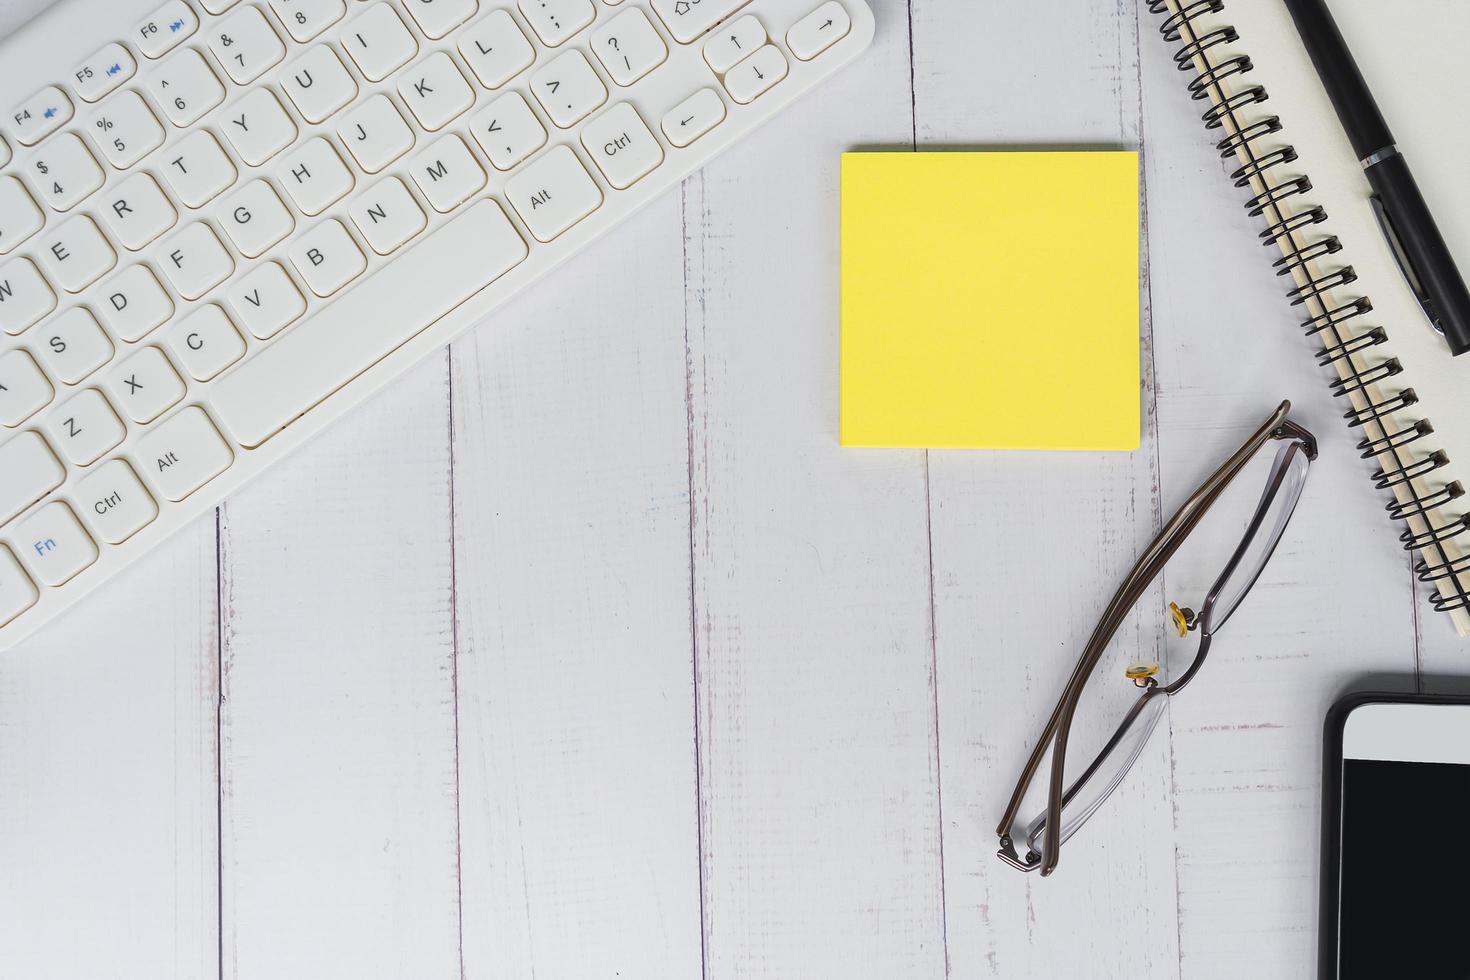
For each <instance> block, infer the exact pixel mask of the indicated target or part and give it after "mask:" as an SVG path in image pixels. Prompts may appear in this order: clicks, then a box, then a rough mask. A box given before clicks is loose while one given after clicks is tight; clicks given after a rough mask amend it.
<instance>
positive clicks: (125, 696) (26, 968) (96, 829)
mask: <svg viewBox="0 0 1470 980" xmlns="http://www.w3.org/2000/svg"><path fill="white" fill-rule="evenodd" d="M216 588H217V580H216V571H215V524H214V521H213V520H212V519H207V520H201V521H199V522H197V523H195V524H194V525H192V526H191V527H189V528H188V529H186V530H184V531H182V532H181V533H179V534H178V535H177V536H175V537H174V538H173V540H171V541H170V542H169V543H168V544H166V545H164V546H163V547H161V548H159V549H158V550H157V551H155V552H153V554H151V555H149V556H148V557H147V558H145V559H143V560H142V561H141V562H140V563H139V564H138V565H137V566H136V567H135V568H134V569H133V572H132V574H129V575H125V576H122V577H121V578H118V579H115V580H113V581H112V582H111V583H109V584H108V585H106V586H105V587H103V588H102V589H101V590H100V591H98V592H97V593H96V594H94V595H92V596H91V597H89V598H88V600H87V602H86V603H85V604H84V605H83V606H79V607H78V608H77V609H76V610H75V611H74V612H72V613H69V614H68V615H67V616H65V617H64V618H62V619H60V620H57V621H56V622H54V623H52V624H51V625H50V626H48V627H46V628H45V629H44V630H42V631H41V632H40V633H38V634H37V635H36V636H34V637H33V638H31V639H30V640H29V641H27V642H26V643H24V644H22V645H21V646H20V647H19V648H18V649H15V650H12V651H10V652H9V653H7V654H6V655H5V656H4V657H0V786H4V787H5V788H4V791H3V792H0V868H4V873H3V874H0V975H3V976H6V977H25V978H27V980H72V978H75V977H112V976H130V977H132V976H138V977H145V976H146V977H201V978H202V977H213V976H215V975H216V973H217V970H218V955H219V954H218V916H217V908H218V905H217V902H216V896H217V888H216V881H217V878H216V871H217V865H216V843H217V833H216V822H215V800H216V755H215V737H216V730H215V723H216V709H217V705H218V687H217V678H218V664H219V660H218V656H217V646H216V637H217V628H216V620H215V596H216ZM79 937H85V939H84V940H82V939H79Z"/></svg>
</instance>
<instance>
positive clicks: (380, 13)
mask: <svg viewBox="0 0 1470 980" xmlns="http://www.w3.org/2000/svg"><path fill="white" fill-rule="evenodd" d="M339 40H340V41H341V43H342V46H343V47H344V48H346V49H347V56H348V57H349V58H351V59H352V60H353V61H354V62H356V64H357V67H358V68H359V69H361V71H362V74H363V76H364V77H365V78H366V79H367V80H368V81H370V82H381V81H382V80H383V79H385V78H387V77H388V76H389V75H391V74H393V73H394V72H395V71H397V70H398V69H400V68H402V67H403V66H404V65H406V64H408V63H409V62H410V61H412V60H413V56H414V55H416V54H418V50H419V46H418V42H417V41H415V40H414V39H413V35H412V34H410V33H409V31H408V28H407V27H404V26H403V20H402V19H401V18H400V17H399V16H398V14H397V13H395V12H394V10H393V8H392V7H390V6H388V5H387V4H386V3H379V4H376V5H374V6H372V7H369V8H368V9H367V10H366V12H364V13H363V14H362V15H361V16H360V17H358V18H357V19H356V20H354V21H353V22H352V23H350V24H348V25H347V29H346V30H344V31H343V32H342V36H341V38H339Z"/></svg>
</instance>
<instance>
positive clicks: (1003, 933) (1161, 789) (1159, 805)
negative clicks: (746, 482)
mask: <svg viewBox="0 0 1470 980" xmlns="http://www.w3.org/2000/svg"><path fill="white" fill-rule="evenodd" d="M1058 19H1060V20H1063V21H1065V22H1067V23H1069V24H1073V25H1075V27H1074V29H1070V30H1067V31H1062V32H1058V31H1054V30H1053V29H1052V27H1051V25H1052V24H1054V23H1055V22H1056V21H1057V20H1058ZM1022 37H1024V38H1028V39H1031V40H1030V42H1028V43H1027V44H1025V45H1019V44H1017V38H1022ZM914 38H915V65H914V87H915V97H914V105H915V119H916V134H917V138H918V143H919V147H920V148H921V149H936V148H942V147H945V146H956V145H975V146H978V147H980V148H986V147H989V146H995V145H996V144H1012V143H1017V144H1022V145H1027V146H1030V147H1035V148H1047V147H1057V148H1070V147H1074V146H1077V145H1091V146H1101V147H1106V148H1125V149H1136V148H1137V147H1138V144H1139V130H1140V119H1139V92H1138V86H1139V78H1138V59H1137V34H1136V30H1135V17H1134V15H1133V5H1132V4H1131V3H1121V4H1111V5H1100V4H1096V3H1093V2H1087V0H1075V2H1068V3H1065V4H1061V5H1059V6H1058V5H1046V6H1041V5H1035V6H1028V7H1019V8H1015V9H1012V10H1011V11H1010V12H1009V14H1008V16H1007V24H1006V29H1005V30H1004V31H997V30H996V29H995V23H994V12H993V11H992V10H987V9H983V8H980V7H972V8H969V9H968V11H967V12H965V13H961V12H960V11H958V10H956V9H954V8H953V6H952V5H949V4H945V3H942V2H935V0H928V2H924V0H920V2H916V3H915V5H914ZM977 39H978V40H977ZM1037 43H1045V44H1046V45H1047V47H1048V49H1049V51H1050V55H1049V57H1048V59H1047V69H1046V72H1045V81H1044V82H1043V81H1040V80H1039V79H1038V77H1037V66H1036V64H1035V58H1034V50H1035V47H1034V46H1035V44H1037ZM976 91H984V92H987V93H990V95H989V96H988V97H987V98H985V99H983V100H981V102H980V103H979V104H978V105H977V103H976V100H975V98H974V96H973V93H975V92H976ZM1057 274H1058V275H1066V274H1067V270H1065V269H1059V270H1057ZM1146 309H1147V307H1146V306H1145V310H1146ZM1151 326H1152V324H1151V322H1150V320H1149V318H1148V317H1147V316H1145V319H1144V322H1143V324H1142V336H1143V345H1142V351H1143V358H1144V361H1143V369H1144V377H1145V381H1146V382H1147V381H1149V380H1151V378H1150V370H1149V369H1150V367H1151V364H1150V359H1151V350H1152V336H1151ZM1140 397H1141V398H1143V399H1144V403H1143V407H1144V419H1145V431H1144V433H1143V445H1142V448H1141V449H1140V450H1139V451H1138V452H1135V453H1112V454H1104V453H1075V454H1073V453H1069V454H1041V453H959V452H931V453H930V454H929V470H930V485H929V490H930V499H931V515H930V517H931V520H932V524H933V541H934V608H935V623H936V627H935V635H936V643H935V658H936V663H937V677H938V692H939V732H940V753H941V758H942V760H943V766H942V770H941V771H942V774H943V793H944V810H945V823H944V828H945V838H944V845H945V847H944V858H945V886H946V888H945V892H946V896H947V899H948V902H947V905H948V913H949V915H948V922H949V929H948V934H949V947H950V957H951V963H952V965H953V968H954V972H953V975H954V976H957V977H979V976H1000V977H1009V976H1021V975H1028V976H1033V975H1034V976H1104V975H1105V976H1168V975H1170V974H1171V973H1172V972H1173V970H1175V969H1176V968H1177V964H1178V957H1177V952H1176V948H1175V936H1176V934H1177V930H1176V927H1175V922H1176V917H1175V915H1176V912H1175V879H1174V836H1173V823H1172V816H1171V811H1170V806H1169V803H1170V761H1169V760H1170V746H1169V739H1168V738H1167V732H1166V731H1165V732H1160V733H1159V735H1157V736H1156V737H1155V739H1154V740H1153V744H1152V745H1151V747H1150V750H1149V751H1148V753H1147V754H1146V755H1145V757H1144V758H1143V759H1142V760H1141V761H1140V762H1139V764H1138V767H1137V769H1136V771H1135V773H1134V776H1133V777H1132V778H1130V780H1129V783H1128V784H1127V785H1126V786H1125V788H1124V789H1123V790H1122V791H1121V792H1120V794H1119V796H1118V797H1117V798H1115V799H1114V800H1112V801H1110V802H1109V803H1108V805H1107V807H1106V808H1105V809H1104V811H1103V812H1102V813H1101V814H1100V815H1099V816H1098V817H1096V818H1095V819H1096V820H1097V824H1096V825H1095V826H1090V827H1089V828H1087V830H1086V831H1084V832H1083V833H1082V834H1081V835H1080V836H1079V837H1078V838H1076V839H1075V843H1074V844H1073V845H1071V846H1069V847H1068V848H1064V849H1063V858H1062V863H1061V865H1060V867H1059V869H1058V872H1057V874H1056V875H1055V876H1054V877H1053V878H1052V879H1050V880H1046V881H1042V880H1040V879H1039V878H1037V877H1036V876H1034V875H1032V876H1027V875H1022V874H1020V873H1018V872H1016V871H1014V870H1013V869H1011V868H1009V867H1007V866H1005V865H1003V864H1002V863H1001V862H1000V861H999V860H998V859H997V858H996V857H995V850H996V838H995V827H996V824H997V823H998V822H999V820H1000V817H1001V814H1002V812H1003V810H1004V808H1005V805H1006V802H1007V799H1008V797H1009V795H1010V793H1011V789H1012V786H1013V785H1014V782H1015V780H1016V777H1017V776H1018V775H1019V773H1020V770H1021V766H1022V764H1023V763H1024V761H1025V758H1026V755H1027V753H1029V752H1030V750H1031V748H1032V745H1033V744H1034V740H1035V739H1036V737H1037V736H1038V735H1039V734H1040V731H1041V728H1042V726H1043V725H1044V723H1045V721H1046V718H1047V716H1048V714H1049V713H1050V712H1051V710H1052V708H1053V706H1054V704H1055V702H1056V699H1057V697H1058V695H1059V694H1060V693H1061V686H1062V683H1063V681H1064V680H1065V677H1066V675H1067V673H1068V672H1069V671H1070V670H1071V668H1072V665H1073V664H1074V663H1075V661H1076V658H1077V656H1078V654H1079V653H1080V652H1081V648H1082V646H1083V645H1084V644H1085V642H1086V639H1087V635H1088V633H1089V632H1090V631H1091V629H1092V627H1093V626H1094V625H1095V623H1096V620H1097V617H1098V616H1099V614H1100V613H1101V611H1102V607H1103V605H1104V604H1105V603H1106V602H1107V599H1108V597H1109V594H1110V592H1111V590H1112V589H1113V588H1114V587H1115V586H1116V584H1117V582H1118V581H1119V580H1120V579H1121V577H1122V575H1123V574H1124V573H1125V572H1126V571H1127V570H1128V567H1129V566H1130V565H1131V564H1132V562H1133V559H1134V557H1135V556H1136V554H1137V552H1138V551H1139V550H1140V549H1141V548H1142V547H1143V546H1145V545H1146V544H1147V543H1148V541H1149V539H1150V538H1151V537H1152V536H1153V535H1154V533H1155V532H1156V530H1157V528H1158V526H1159V523H1160V516H1159V502H1158V477H1157V466H1158V463H1157V452H1158V444H1157V441H1156V434H1155V427H1154V426H1155V422H1154V413H1153V405H1152V400H1151V393H1150V391H1149V390H1147V388H1145V390H1143V391H1141V392H1140ZM1018 410H1021V411H1024V410H1025V406H1018ZM1023 529H1024V531H1023ZM1022 539H1024V541H1025V544H1024V545H1021V544H1019V542H1020V541H1021V540H1022ZM1159 606H1160V603H1159V602H1158V599H1157V592H1156V591H1155V592H1152V593H1150V595H1149V596H1148V597H1147V598H1146V599H1145V600H1144V602H1143V603H1142V607H1143V608H1142V610H1141V611H1140V612H1139V613H1136V614H1135V616H1134V618H1133V620H1132V622H1131V623H1130V624H1129V626H1128V627H1127V628H1126V629H1125V630H1124V631H1123V634H1122V635H1121V636H1120V637H1119V638H1118V640H1117V641H1115V644H1114V647H1113V650H1112V653H1111V654H1110V655H1109V657H1108V658H1107V659H1106V660H1105V662H1104V664H1103V665H1102V667H1101V673H1100V674H1099V675H1098V677H1097V678H1096V680H1095V681H1094V685H1093V686H1094V688H1097V689H1099V690H1097V691H1095V692H1093V696H1094V697H1095V698H1097V699H1098V700H1099V701H1100V702H1101V703H1102V704H1104V705H1106V706H1108V708H1110V709H1116V711H1117V714H1116V715H1114V714H1112V713H1111V710H1096V709H1092V710H1089V711H1087V712H1083V713H1082V714H1080V715H1079V723H1083V724H1084V727H1086V726H1087V725H1090V726H1091V728H1090V730H1088V731H1086V732H1085V733H1083V737H1081V738H1078V739H1077V740H1076V742H1075V744H1074V747H1073V748H1072V751H1071V753H1070V754H1069V759H1071V760H1074V761H1073V762H1072V763H1071V765H1069V767H1068V768H1069V771H1070V772H1073V773H1075V772H1077V771H1079V770H1080V767H1081V766H1083V765H1085V764H1086V762H1087V761H1088V760H1087V758H1084V757H1083V756H1086V755H1087V754H1088V753H1087V749H1089V748H1093V747H1095V746H1097V745H1100V744H1101V741H1100V740H1101V738H1103V737H1105V736H1104V734H1103V731H1104V729H1105V728H1111V727H1112V726H1113V725H1116V724H1117V721H1118V719H1119V718H1121V714H1122V712H1123V711H1125V710H1126V703H1127V701H1128V700H1131V697H1132V694H1131V685H1129V684H1128V683H1127V682H1126V681H1124V680H1123V679H1122V677H1121V668H1122V666H1123V664H1125V663H1127V662H1128V661H1129V660H1132V659H1135V658H1138V657H1140V656H1142V657H1143V658H1144V659H1149V658H1150V657H1152V656H1153V651H1154V650H1155V649H1156V647H1157V646H1158V644H1159V617H1158V615H1157V613H1156V610H1158V609H1159ZM1031 799H1032V803H1031V805H1030V806H1029V807H1028V808H1027V809H1026V810H1025V811H1023V815H1022V820H1023V821H1026V820H1029V819H1030V818H1031V816H1033V815H1034V813H1035V811H1036V809H1037V808H1039V806H1040V805H1042V804H1044V796H1043V795H1041V794H1032V797H1031ZM1130 935H1132V936H1148V937H1149V941H1148V942H1147V943H1145V944H1141V945H1140V944H1136V943H1127V942H1119V941H1118V937H1120V936H1130Z"/></svg>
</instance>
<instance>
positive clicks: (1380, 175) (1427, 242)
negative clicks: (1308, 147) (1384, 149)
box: [1365, 155, 1470, 356]
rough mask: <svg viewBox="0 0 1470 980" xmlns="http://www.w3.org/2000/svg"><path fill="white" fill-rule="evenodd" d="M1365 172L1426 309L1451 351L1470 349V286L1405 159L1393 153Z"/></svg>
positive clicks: (1458, 352)
mask: <svg viewBox="0 0 1470 980" xmlns="http://www.w3.org/2000/svg"><path fill="white" fill-rule="evenodd" d="M1365 173H1366V175H1367V177H1368V183H1369V185H1370V186H1372V188H1373V192H1374V193H1375V194H1377V195H1378V199H1379V202H1380V203H1381V205H1382V208H1383V212H1384V215H1385V219H1386V221H1387V222H1388V224H1389V226H1390V227H1389V228H1388V229H1387V230H1388V231H1389V233H1390V234H1391V236H1392V237H1393V239H1394V240H1395V242H1396V244H1397V246H1398V248H1399V249H1401V250H1402V252H1403V256H1402V258H1403V261H1404V262H1405V264H1406V266H1407V268H1406V269H1405V272H1406V273H1407V274H1408V276H1409V277H1410V279H1411V283H1410V284H1411V285H1412V286H1414V287H1415V291H1416V292H1418V293H1419V294H1420V295H1419V299H1420V301H1421V302H1422V303H1423V304H1424V306H1425V309H1426V312H1427V313H1429V315H1430V318H1431V319H1432V320H1434V321H1435V323H1436V325H1437V326H1438V327H1439V328H1440V329H1441V330H1442V331H1443V332H1444V338H1445V341H1446V342H1447V343H1448V344H1449V346H1450V351H1451V352H1452V353H1454V354H1455V355H1456V356H1458V355H1460V354H1464V353H1466V352H1467V351H1470V290H1467V289H1466V287H1465V279H1464V277H1463V276H1461V275H1460V270H1459V268H1458V267H1456V265H1455V260H1454V258H1453V257H1452V256H1451V254H1450V249H1449V246H1448V245H1447V244H1446V243H1445V240H1444V236H1443V235H1442V234H1440V231H1439V226H1438V225H1436V224H1435V222H1434V216H1433V215H1432V214H1430V212H1429V205H1428V204H1427V203H1426V202H1425V200H1424V195H1423V194H1422V193H1420V191H1419V185H1418V184H1417V183H1415V181H1414V175H1413V174H1412V173H1410V172H1409V165H1408V163H1407V162H1405V160H1404V158H1403V157H1402V156H1399V155H1395V156H1392V157H1390V158H1388V159H1387V160H1384V161H1382V162H1381V163H1376V164H1374V165H1373V166H1371V167H1369V168H1367V170H1366V171H1365ZM1412 280H1418V281H1417V283H1414V282H1412Z"/></svg>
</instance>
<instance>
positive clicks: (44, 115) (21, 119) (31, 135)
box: [10, 85, 72, 146]
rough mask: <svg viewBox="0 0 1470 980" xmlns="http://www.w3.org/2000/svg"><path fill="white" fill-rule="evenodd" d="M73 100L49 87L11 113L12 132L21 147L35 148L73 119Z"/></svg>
mask: <svg viewBox="0 0 1470 980" xmlns="http://www.w3.org/2000/svg"><path fill="white" fill-rule="evenodd" d="M71 113H72V107H71V99H69V98H67V97H66V93H65V92H63V91H62V90H61V89H59V88H57V87H56V86H55V85H48V86H46V87H45V88H43V89H41V91H39V92H37V93H36V94H35V95H33V96H31V97H30V98H29V99H26V100H25V101H24V102H22V103H21V104H20V105H18V106H16V107H15V108H14V109H12V110H11V111H10V123H11V131H12V132H14V133H15V138H16V139H18V140H20V145H21V146H35V145H36V144H37V143H39V142H41V140H42V139H44V138H45V137H46V136H47V135H49V134H50V133H52V132H54V131H55V130H56V129H57V128H58V127H60V126H61V125H62V124H63V123H65V122H66V121H67V120H68V119H70V118H71Z"/></svg>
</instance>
